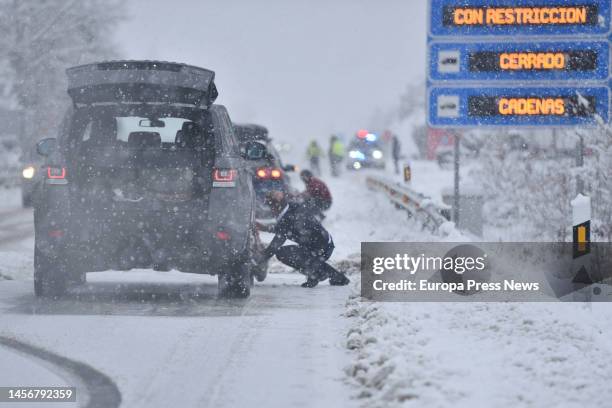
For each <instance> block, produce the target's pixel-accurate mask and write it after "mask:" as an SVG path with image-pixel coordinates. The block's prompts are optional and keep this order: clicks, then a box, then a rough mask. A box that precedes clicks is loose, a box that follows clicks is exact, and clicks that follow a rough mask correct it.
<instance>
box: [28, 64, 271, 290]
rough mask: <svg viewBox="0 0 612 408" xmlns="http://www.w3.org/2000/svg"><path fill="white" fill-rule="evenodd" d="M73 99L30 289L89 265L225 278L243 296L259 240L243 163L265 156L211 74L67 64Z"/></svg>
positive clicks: (222, 286) (52, 170) (53, 151)
mask: <svg viewBox="0 0 612 408" xmlns="http://www.w3.org/2000/svg"><path fill="white" fill-rule="evenodd" d="M67 75H68V80H69V81H68V82H69V89H68V93H69V95H70V96H71V98H72V102H73V106H72V108H71V109H69V111H68V113H67V115H66V118H65V120H64V123H63V126H62V130H61V133H60V135H59V137H58V138H57V139H44V140H42V141H41V142H39V143H38V145H37V150H38V153H39V154H41V155H42V156H44V157H45V160H46V163H45V166H44V167H43V168H44V173H45V174H44V177H43V179H42V180H41V181H40V183H39V184H38V185H37V187H36V189H35V197H34V208H35V212H34V217H35V229H36V245H35V262H34V263H35V274H34V288H35V293H36V295H37V296H55V295H60V294H62V293H63V292H64V291H65V290H66V288H67V286H68V285H69V284H70V283H71V282H84V280H85V276H86V272H92V271H103V270H108V269H116V270H128V269H132V268H151V267H152V268H154V269H156V270H169V269H171V268H174V269H177V270H179V271H183V272H192V273H206V274H213V275H218V276H219V279H218V281H219V291H220V293H221V294H222V295H227V296H232V297H246V296H248V295H249V293H250V286H251V284H252V278H253V276H255V277H257V278H258V280H263V279H264V278H265V271H260V270H254V267H251V266H250V265H251V263H250V259H252V258H253V257H254V255H255V253H256V252H257V251H259V250H261V248H260V247H259V245H260V244H259V240H258V238H257V232H256V228H255V224H254V222H255V193H254V190H253V185H252V181H251V177H250V176H249V174H248V172H247V171H246V169H247V168H248V164H247V163H248V161H249V160H258V159H260V158H261V157H263V156H264V155H265V153H266V152H265V147H262V146H261V145H260V144H259V143H252V144H247V145H246V146H243V149H242V150H241V148H240V145H239V143H238V141H237V139H236V137H235V135H234V130H233V127H232V123H231V121H230V118H229V116H228V113H227V111H226V109H225V107H223V106H220V105H213V104H212V103H213V102H214V100H215V99H216V96H217V90H216V87H215V84H214V75H215V74H214V72H212V71H208V70H205V69H202V68H197V67H193V66H189V65H184V64H177V63H168V62H158V61H111V62H102V63H96V64H89V65H83V66H78V67H74V68H70V69H68V70H67Z"/></svg>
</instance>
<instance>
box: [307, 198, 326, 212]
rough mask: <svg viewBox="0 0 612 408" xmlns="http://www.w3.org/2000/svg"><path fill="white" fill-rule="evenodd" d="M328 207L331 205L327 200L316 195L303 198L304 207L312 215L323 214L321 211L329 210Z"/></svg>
mask: <svg viewBox="0 0 612 408" xmlns="http://www.w3.org/2000/svg"><path fill="white" fill-rule="evenodd" d="M329 207H331V203H330V202H329V201H325V200H321V199H320V198H318V197H307V198H306V199H305V200H304V208H306V209H307V210H308V211H310V213H311V214H314V215H319V214H320V215H323V211H327V210H329Z"/></svg>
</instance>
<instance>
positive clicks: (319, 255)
mask: <svg viewBox="0 0 612 408" xmlns="http://www.w3.org/2000/svg"><path fill="white" fill-rule="evenodd" d="M332 252H334V244H333V242H330V243H329V244H328V245H327V247H326V248H323V249H321V250H317V251H313V250H311V249H307V248H305V247H302V246H299V245H285V246H282V247H280V248H279V250H278V251H277V252H276V258H277V259H278V260H279V261H281V262H282V263H284V264H285V265H288V266H290V267H292V268H294V269H297V270H298V271H299V272H300V273H303V274H304V275H306V276H307V277H314V278H317V279H319V280H325V279H327V278H329V277H333V276H335V275H336V274H340V272H338V271H337V270H336V269H335V268H334V267H333V266H331V265H330V264H328V263H327V262H325V261H327V260H328V259H329V257H330V256H331V254H332Z"/></svg>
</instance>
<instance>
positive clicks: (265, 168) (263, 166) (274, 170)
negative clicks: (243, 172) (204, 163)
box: [234, 123, 295, 219]
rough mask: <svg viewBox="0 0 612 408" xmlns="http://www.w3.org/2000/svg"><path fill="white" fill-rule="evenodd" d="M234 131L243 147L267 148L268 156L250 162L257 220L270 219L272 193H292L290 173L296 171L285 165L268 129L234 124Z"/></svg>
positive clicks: (259, 126)
mask: <svg viewBox="0 0 612 408" xmlns="http://www.w3.org/2000/svg"><path fill="white" fill-rule="evenodd" d="M234 131H235V132H236V136H237V137H238V141H239V142H240V144H241V145H242V146H245V145H247V144H250V143H254V142H257V143H261V144H262V145H264V146H265V147H266V154H265V155H264V156H263V157H262V158H261V159H259V160H252V161H250V162H249V166H250V167H251V173H252V177H253V186H254V187H255V195H256V202H257V213H256V214H257V218H260V219H262V218H270V217H272V213H271V212H270V207H269V206H267V205H266V204H265V198H266V195H267V194H268V193H269V192H270V191H283V192H290V191H291V180H290V179H289V176H288V175H287V173H288V172H291V171H295V166H293V165H283V162H282V160H281V158H280V155H279V154H278V152H277V151H276V149H275V148H274V144H273V143H272V139H270V137H269V136H268V129H267V128H265V127H264V126H261V125H255V124H236V123H235V124H234Z"/></svg>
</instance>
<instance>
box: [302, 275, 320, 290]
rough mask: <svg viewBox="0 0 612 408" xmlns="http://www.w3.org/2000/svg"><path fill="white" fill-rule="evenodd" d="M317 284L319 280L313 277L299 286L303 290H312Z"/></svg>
mask: <svg viewBox="0 0 612 408" xmlns="http://www.w3.org/2000/svg"><path fill="white" fill-rule="evenodd" d="M318 284H319V280H318V279H317V278H314V277H308V279H307V280H306V282H304V283H302V284H301V285H300V286H301V287H303V288H314V287H315V286H317V285H318Z"/></svg>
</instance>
